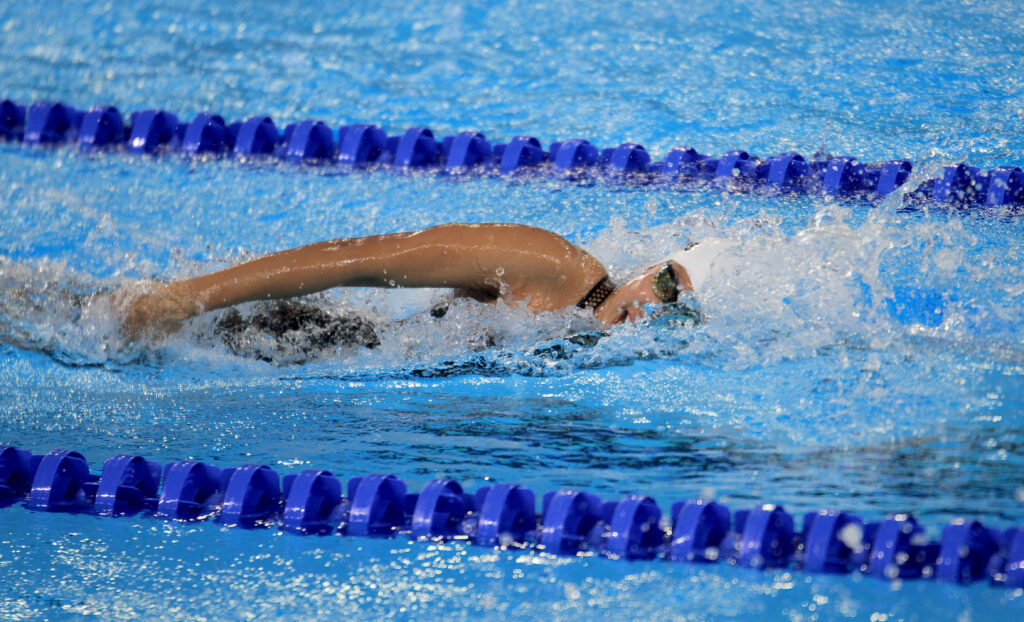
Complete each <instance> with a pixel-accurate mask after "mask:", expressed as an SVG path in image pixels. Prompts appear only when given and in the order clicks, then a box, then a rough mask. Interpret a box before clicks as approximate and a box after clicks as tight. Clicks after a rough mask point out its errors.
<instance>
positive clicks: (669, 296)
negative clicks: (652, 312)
mask: <svg viewBox="0 0 1024 622" xmlns="http://www.w3.org/2000/svg"><path fill="white" fill-rule="evenodd" d="M692 290H693V284H692V283H691V282H690V276H689V274H688V273H687V271H686V268H684V267H683V265H682V264H680V263H679V262H677V261H675V260H673V259H671V258H670V257H667V258H666V259H665V260H664V261H661V262H659V263H656V264H654V265H653V266H651V267H649V268H647V269H646V270H644V271H643V272H641V273H640V274H638V275H637V276H635V277H633V278H632V279H630V280H629V282H627V283H626V284H625V285H623V286H621V287H619V288H618V289H616V290H615V291H614V292H612V293H611V295H609V296H608V298H606V299H605V301H604V302H602V303H601V304H600V306H598V307H597V308H596V309H594V317H596V318H597V319H598V320H600V321H602V322H604V323H605V324H620V323H622V322H625V321H626V320H629V321H630V322H635V321H637V320H639V319H642V318H643V317H644V309H643V308H644V305H649V304H657V305H663V304H671V303H674V302H675V301H676V300H677V299H678V298H679V292H681V291H692Z"/></svg>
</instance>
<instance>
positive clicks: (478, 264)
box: [114, 224, 717, 339]
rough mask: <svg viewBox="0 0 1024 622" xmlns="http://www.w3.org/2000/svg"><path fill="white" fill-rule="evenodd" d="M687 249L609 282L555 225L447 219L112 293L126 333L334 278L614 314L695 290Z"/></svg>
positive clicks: (622, 315) (611, 318)
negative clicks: (548, 227)
mask: <svg viewBox="0 0 1024 622" xmlns="http://www.w3.org/2000/svg"><path fill="white" fill-rule="evenodd" d="M710 246H712V245H709V247H710ZM698 248H700V246H698ZM716 248H717V247H716ZM703 250H704V249H702V252H703ZM708 250H712V249H708ZM690 253H693V255H694V256H696V255H698V253H694V252H693V251H687V252H682V253H677V254H676V255H674V256H670V257H668V258H666V259H665V260H664V261H662V262H660V263H658V264H656V265H654V266H652V267H650V268H648V269H646V270H644V271H643V272H642V273H640V274H639V275H638V276H636V277H634V278H633V279H631V280H630V281H629V282H627V283H626V284H625V285H622V286H620V287H614V286H613V285H612V284H611V282H610V281H609V280H608V272H607V270H606V269H605V267H604V266H603V265H601V262H599V261H598V260H597V259H595V258H594V257H593V256H592V255H590V254H589V253H587V252H586V251H584V250H583V249H581V248H578V247H577V246H575V245H573V244H571V243H570V242H568V241H567V240H566V239H565V238H563V237H562V236H560V235H558V234H556V233H552V232H550V231H546V230H544V229H539V228H536V227H530V226H525V225H517V224H446V225H438V226H435V227H430V228H428V229H423V230H421V231H414V232H409V233H392V234H385V235H377V236H369V237H362V238H348V239H340V240H333V241H327V242H319V243H316V244H310V245H308V246H302V247H299V248H295V249H291V250H286V251H281V252H278V253H274V254H271V255H266V256H264V257H260V258H258V259H254V260H252V261H249V262H246V263H243V264H239V265H236V266H233V267H231V268H227V269H225V270H221V271H219V272H214V273H212V274H208V275H205V276H200V277H197V278H193V279H187V280H182V281H175V282H172V283H169V284H165V285H156V286H153V287H152V288H150V289H148V290H146V291H143V292H142V293H133V292H128V291H122V292H119V293H117V294H115V296H114V302H115V306H116V307H119V308H120V309H122V311H121V320H122V327H123V330H124V333H125V334H126V335H127V336H128V337H129V338H131V339H135V338H138V337H140V336H143V335H146V334H163V333H167V332H171V331H173V330H175V329H177V327H178V326H180V324H181V323H182V322H183V321H185V320H187V319H188V318H190V317H192V316H195V315H198V314H200V313H203V312H205V311H212V310H214V309H221V308H224V307H229V306H232V305H236V304H239V303H243V302H248V301H256V300H276V299H283V298H291V297H294V296H301V295H305V294H312V293H315V292H319V291H323V290H325V289H330V288H332V287H388V288H393V287H438V288H452V289H454V290H455V291H456V292H457V293H458V294H459V295H464V296H468V297H471V298H474V299H476V300H479V301H484V302H493V301H495V300H497V299H499V298H500V299H503V300H505V301H508V302H513V303H514V302H525V303H526V306H527V307H528V308H529V309H530V310H531V311H534V312H542V311H555V310H559V309H564V308H567V307H572V306H574V305H579V306H581V307H584V308H591V309H593V312H594V317H595V318H597V319H598V320H599V321H601V322H603V323H605V324H617V323H621V322H623V321H626V320H629V321H635V320H638V319H640V318H642V317H643V316H644V311H643V305H646V304H663V303H667V302H672V301H674V300H675V298H676V295H677V292H678V291H687V290H693V289H694V283H693V281H692V279H691V276H690V270H695V273H699V274H700V275H701V279H703V278H704V277H705V276H706V273H707V270H706V269H704V268H695V267H694V266H695V264H694V262H691V261H688V256H689V255H690ZM704 254H706V253H704ZM709 262H710V260H708V263H709ZM687 264H689V265H687Z"/></svg>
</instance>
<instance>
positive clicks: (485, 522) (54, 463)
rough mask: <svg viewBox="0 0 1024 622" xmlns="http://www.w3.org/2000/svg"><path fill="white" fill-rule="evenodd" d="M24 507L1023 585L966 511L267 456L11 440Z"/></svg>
mask: <svg viewBox="0 0 1024 622" xmlns="http://www.w3.org/2000/svg"><path fill="white" fill-rule="evenodd" d="M17 503H21V504H23V505H25V506H26V507H27V508H29V509H31V510H36V511H43V512H77V513H89V514H96V515H101V516H123V515H139V514H143V515H149V516H153V517H156V518H161V519H165V520H176V521H196V520H206V519H212V520H214V521H217V522H219V523H220V524H222V525H224V526H230V527H239V528H244V529H252V528H278V529H281V530H284V531H288V532H291V533H295V534H300V535H312V534H316V535H344V536H377V537H389V536H406V537H410V538H413V539H430V540H452V539H454V540H464V541H468V542H469V543H471V544H473V545H477V546H483V547H492V548H493V547H500V548H509V549H533V550H537V551H543V552H545V553H549V554H552V555H567V556H576V555H586V554H594V555H601V556H604V557H607V558H610V559H619V560H653V559H663V560H666V561H671V562H680V563H700V564H706V563H712V562H725V563H729V564H734V565H738V566H742V567H747V568H755V569H763V570H772V569H784V568H793V569H797V570H802V571H804V572H808V573H836V574H850V573H863V574H866V575H869V576H873V577H877V578H880V579H887V580H896V579H913V578H933V579H935V580H938V581H942V582H950V583H961V584H967V583H972V582H975V581H988V582H989V583H991V584H993V585H1002V586H1006V587H1012V588H1022V587H1024V528H1022V527H1012V528H1009V529H1004V530H999V529H993V528H990V527H986V526H984V525H982V523H981V522H979V521H977V520H972V519H968V518H959V519H956V520H953V521H952V522H950V523H949V524H948V525H947V526H946V527H945V528H944V529H943V531H942V536H941V538H940V539H939V541H937V542H936V541H933V540H931V539H930V538H929V537H928V536H927V534H926V533H925V530H924V528H923V527H922V526H921V525H920V524H919V523H918V522H917V520H916V519H915V518H914V517H913V516H912V515H910V514H905V513H897V514H890V515H888V516H886V517H885V518H884V519H883V520H880V521H870V522H869V521H865V520H863V519H862V518H860V517H858V516H856V515H854V514H851V513H848V512H842V511H838V510H831V509H829V510H820V511H818V512H808V513H806V514H804V516H803V521H802V526H801V528H800V529H797V525H796V521H795V520H794V517H793V516H792V515H791V514H789V513H788V512H786V510H785V509H784V508H783V507H782V506H779V505H774V504H759V505H755V506H754V507H753V508H750V509H743V510H738V511H735V512H732V511H730V510H729V508H728V507H726V506H725V505H724V504H722V503H718V502H716V501H712V500H709V499H692V500H687V501H678V502H676V503H673V504H672V506H671V510H670V512H669V514H668V515H667V516H663V514H662V511H661V509H660V508H659V506H658V504H657V502H656V501H655V500H654V499H652V498H651V497H648V496H644V495H638V494H629V495H626V496H625V497H623V498H622V499H621V500H618V501H614V500H611V501H609V500H602V499H601V498H599V497H598V496H597V495H594V494H592V493H588V492H585V491H581V490H575V489H561V490H556V491H551V492H548V493H546V494H544V495H543V497H542V498H541V511H540V512H539V513H538V512H537V498H536V495H535V494H534V492H533V490H531V489H529V488H526V487H524V486H521V485H518V484H494V485H491V486H485V487H482V488H480V489H479V490H477V491H475V492H474V493H472V494H470V493H468V492H466V491H465V490H464V489H463V487H462V486H461V485H460V484H459V483H458V482H456V481H454V480H451V479H434V480H431V481H430V482H428V483H427V484H426V485H425V486H424V487H423V489H422V490H421V491H419V492H418V493H417V492H410V491H409V489H408V487H407V486H406V483H405V482H404V481H403V480H401V479H399V478H397V477H395V476H394V475H386V474H373V475H366V476H360V477H353V478H351V479H349V480H348V482H347V484H346V485H345V486H344V487H343V486H342V482H341V480H339V479H338V478H337V477H335V476H334V475H333V474H332V473H331V472H330V471H324V470H319V469H306V470H304V471H302V472H301V473H298V474H287V475H284V476H283V477H282V476H280V475H279V474H278V473H277V472H276V471H275V470H274V469H272V468H270V467H268V466H266V465H260V464H247V465H244V466H240V467H232V468H225V469H221V468H218V467H215V466H212V465H210V464H206V463H204V462H197V461H191V460H184V461H177V462H170V463H168V464H166V465H160V464H158V463H156V462H153V461H150V460H146V459H145V458H143V457H141V456H134V455H127V454H121V455H117V456H114V457H112V458H109V459H107V460H106V461H105V462H104V463H103V468H102V471H101V473H100V474H98V475H97V474H95V473H93V472H92V471H90V468H89V464H88V462H87V461H86V459H85V457H84V456H83V455H82V454H81V453H78V452H76V451H67V450H60V449H55V450H53V451H50V452H49V453H46V454H33V453H31V452H30V451H28V450H24V449H19V448H16V447H12V446H6V445H2V446H0V507H10V506H12V505H14V504H17Z"/></svg>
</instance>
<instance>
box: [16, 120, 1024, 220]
mask: <svg viewBox="0 0 1024 622" xmlns="http://www.w3.org/2000/svg"><path fill="white" fill-rule="evenodd" d="M127 119H128V121H127V122H126V121H125V117H123V116H122V115H121V113H120V112H119V111H118V110H117V109H116V108H114V107H112V106H97V107H94V108H92V109H91V110H89V111H85V112H83V111H79V110H76V109H75V108H73V107H71V106H68V105H65V104H62V103H59V102H36V103H34V104H31V105H30V106H28V107H26V106H24V105H20V104H18V103H16V102H13V101H9V100H4V101H2V102H0V140H5V141H9V142H24V143H26V144H30V145H59V144H66V143H77V145H78V146H79V149H80V150H82V151H84V152H92V151H98V150H124V151H128V152H130V153H138V154H159V153H165V152H170V153H180V154H182V155H185V156H188V157H195V156H202V157H205V158H211V157H212V158H215V157H236V158H241V159H248V158H253V157H269V158H276V159H280V160H284V161H287V162H290V163H293V164H298V163H315V164H319V165H322V166H337V167H338V168H340V169H342V170H352V169H365V168H369V167H384V168H390V169H391V170H394V171H396V172H410V171H417V172H437V173H440V174H444V175H451V176H470V175H472V176H500V177H510V178H522V177H529V176H535V177H540V178H545V177H547V178H554V179H561V180H566V181H571V182H576V183H579V182H589V181H593V180H597V181H605V182H608V183H613V184H631V185H655V186H666V187H687V186H692V187H698V188H700V187H703V188H709V189H716V190H718V191H721V190H728V191H732V192H751V191H759V190H760V191H768V192H800V193H821V194H825V195H828V196H834V197H861V198H865V199H868V200H875V199H879V198H882V197H885V196H888V195H890V194H892V193H894V192H896V191H897V190H899V189H900V188H901V187H902V186H904V185H905V184H906V183H907V181H908V179H909V178H910V175H911V173H912V172H913V168H914V166H913V164H912V163H911V162H910V161H909V160H890V161H886V162H875V163H871V162H861V161H860V160H858V159H857V158H855V157H852V156H836V157H832V156H828V157H826V158H824V159H819V160H808V159H807V158H805V157H804V156H803V155H801V154H799V153H792V152H791V153H783V154H779V155H774V156H768V157H759V156H757V155H754V154H751V153H748V152H746V151H742V150H735V151H728V152H726V153H725V154H723V155H721V156H718V157H715V156H712V155H708V154H702V153H700V152H698V151H697V150H696V149H694V148H692V147H688V146H681V147H676V148H673V149H672V150H670V151H669V153H668V154H666V156H665V157H664V158H663V159H662V160H655V159H654V158H653V157H652V156H651V154H650V153H649V152H648V151H647V150H646V149H645V148H644V146H643V145H639V144H635V143H622V144H620V145H618V146H615V147H607V148H603V149H602V148H599V147H597V146H595V145H593V144H591V143H590V141H588V140H586V139H583V138H571V139H567V140H562V141H556V142H553V143H551V144H550V145H549V146H548V148H547V150H545V148H544V145H543V144H542V143H541V141H540V140H539V139H537V138H536V137H534V136H528V135H522V136H515V137H513V138H512V140H510V141H509V142H508V143H492V142H491V141H490V140H489V139H488V138H487V137H486V136H485V135H484V134H482V133H480V132H461V133H459V134H456V135H452V136H443V137H440V138H439V137H438V136H437V135H435V133H434V132H433V130H431V129H430V128H426V127H412V128H408V129H407V130H405V131H404V132H402V133H400V134H398V135H393V136H389V135H388V134H387V133H386V132H385V131H384V130H383V129H381V128H379V127H377V126H376V125H370V124H356V125H343V126H340V127H337V128H332V127H330V126H329V125H328V124H326V123H324V122H323V121H317V120H313V119H309V120H305V121H302V122H300V123H291V124H288V125H286V126H285V128H284V130H283V131H282V130H279V129H278V126H277V125H276V124H275V122H274V121H273V119H271V118H270V117H267V116H255V117H251V118H249V119H246V120H244V121H235V122H232V123H229V122H227V121H225V119H224V118H223V117H221V116H220V115H217V114H213V113H208V112H203V113H200V114H197V115H196V116H195V117H193V118H192V119H189V120H181V119H179V117H178V116H176V115H174V114H172V113H170V112H167V111H165V110H142V111H137V112H133V113H131V114H130V115H128V117H127ZM904 200H905V201H907V202H909V203H911V204H922V203H934V204H942V205H958V206H970V205H988V206H1021V205H1024V171H1022V170H1021V169H1020V167H1017V166H1001V167H997V168H994V169H991V170H984V169H979V168H977V167H973V166H969V165H968V164H964V163H960V164H955V165H950V166H946V167H943V170H942V174H941V175H940V176H939V177H937V178H935V179H927V180H924V181H923V182H921V183H920V184H918V185H917V187H915V188H911V189H909V191H908V192H906V193H905V194H904Z"/></svg>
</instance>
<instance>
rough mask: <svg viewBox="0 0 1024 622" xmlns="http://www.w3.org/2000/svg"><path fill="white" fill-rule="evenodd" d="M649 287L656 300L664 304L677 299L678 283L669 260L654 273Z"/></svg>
mask: <svg viewBox="0 0 1024 622" xmlns="http://www.w3.org/2000/svg"><path fill="white" fill-rule="evenodd" d="M651 288H652V289H653V290H654V295H655V296H657V297H658V300H660V301H661V302H663V303H665V304H668V303H670V302H675V301H677V300H679V285H678V284H677V283H676V271H675V270H674V269H673V268H672V263H671V262H668V263H666V264H665V265H664V266H662V267H661V270H658V272H657V273H656V274H655V275H654V279H653V280H652V281H651Z"/></svg>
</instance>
